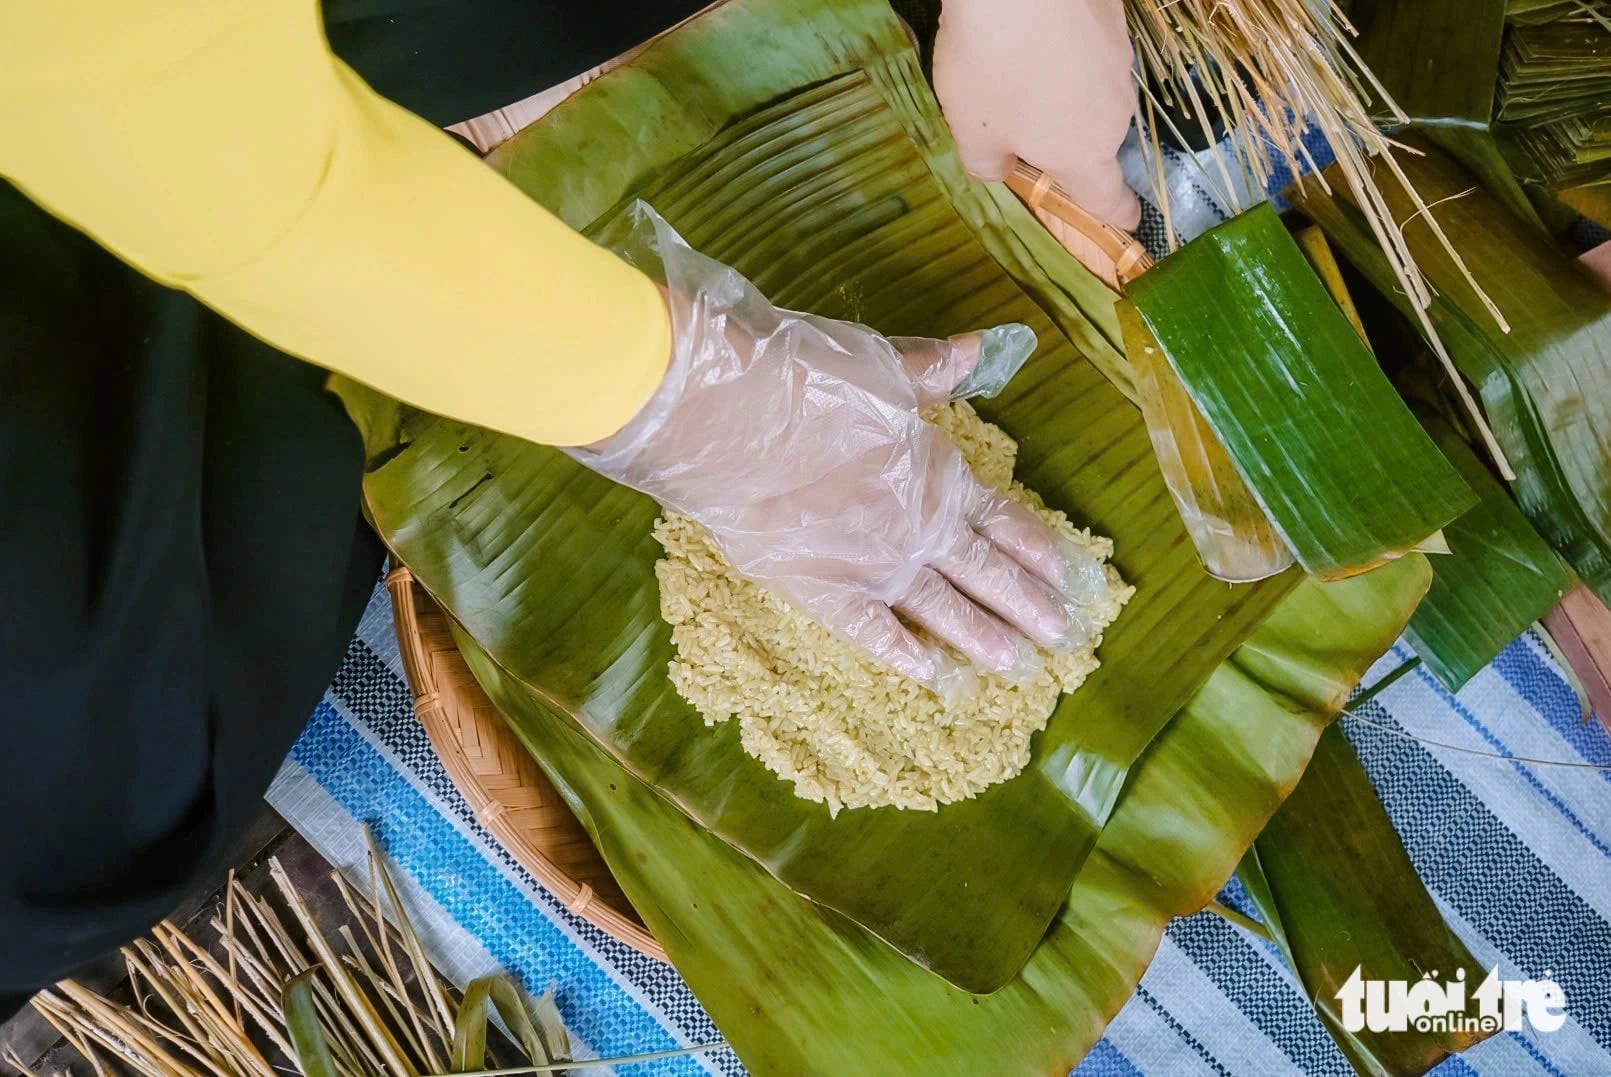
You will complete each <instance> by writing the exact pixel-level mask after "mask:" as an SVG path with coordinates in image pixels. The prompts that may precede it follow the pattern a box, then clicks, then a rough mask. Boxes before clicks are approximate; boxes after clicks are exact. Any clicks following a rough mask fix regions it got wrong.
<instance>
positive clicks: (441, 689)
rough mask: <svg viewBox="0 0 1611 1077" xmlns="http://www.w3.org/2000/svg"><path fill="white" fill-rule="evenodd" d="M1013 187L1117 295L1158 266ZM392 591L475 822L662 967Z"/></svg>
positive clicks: (461, 668)
mask: <svg viewBox="0 0 1611 1077" xmlns="http://www.w3.org/2000/svg"><path fill="white" fill-rule="evenodd" d="M1007 186H1008V187H1009V188H1011V189H1012V190H1013V191H1014V192H1015V193H1016V194H1017V195H1018V196H1019V197H1020V198H1022V199H1023V200H1024V201H1025V202H1026V203H1027V204H1028V205H1029V208H1030V209H1031V210H1033V211H1034V213H1035V215H1036V217H1037V218H1039V219H1040V221H1041V223H1042V224H1044V225H1046V227H1047V228H1048V229H1049V230H1050V231H1051V232H1052V234H1053V235H1054V236H1056V237H1057V238H1058V240H1059V241H1060V242H1061V243H1062V244H1063V245H1064V246H1065V247H1067V248H1068V249H1069V250H1070V251H1071V252H1072V253H1073V254H1074V255H1075V256H1076V257H1078V258H1079V259H1080V261H1082V262H1084V263H1085V265H1086V266H1087V267H1088V268H1090V269H1091V271H1092V272H1093V273H1096V274H1097V276H1099V277H1101V278H1102V279H1103V280H1105V281H1106V282H1107V283H1108V285H1109V286H1110V287H1112V288H1113V289H1114V290H1115V291H1118V290H1121V289H1122V286H1123V285H1124V284H1125V283H1128V282H1129V281H1130V280H1131V279H1132V278H1133V277H1135V276H1136V275H1137V274H1139V273H1141V272H1142V271H1144V270H1145V269H1147V268H1148V267H1150V266H1151V265H1152V261H1151V259H1149V258H1148V257H1147V254H1146V251H1145V250H1144V249H1143V248H1142V247H1141V246H1140V244H1138V243H1137V242H1136V241H1135V240H1134V239H1133V238H1132V237H1131V236H1129V235H1128V234H1127V233H1124V232H1121V231H1119V230H1117V229H1115V228H1111V227H1109V226H1107V225H1105V224H1103V223H1102V222H1101V221H1099V220H1097V219H1096V218H1094V217H1092V216H1090V215H1089V214H1087V213H1085V212H1084V211H1083V210H1081V209H1080V208H1079V207H1078V206H1076V205H1075V204H1074V203H1073V202H1072V201H1070V200H1069V198H1068V197H1067V195H1065V194H1063V193H1062V191H1061V190H1059V189H1058V188H1057V186H1056V185H1055V184H1053V183H1051V181H1050V178H1049V177H1046V176H1044V175H1043V174H1042V173H1040V172H1039V171H1038V170H1036V169H1034V168H1032V167H1030V166H1029V165H1026V164H1023V163H1021V162H1020V164H1019V166H1018V167H1017V169H1016V170H1015V171H1014V172H1013V174H1012V176H1011V177H1010V178H1009V179H1008V181H1007ZM386 585H387V587H388V589H389V590H390V591H391V595H392V615H393V618H394V619H395V621H396V624H397V640H398V644H399V647H400V649H401V651H402V656H403V668H404V671H405V672H406V673H407V676H408V683H409V686H410V688H411V689H412V690H413V693H414V709H415V710H416V711H417V712H418V713H419V718H420V722H421V724H422V725H424V726H425V732H426V734H427V735H428V736H429V737H430V740H431V745H432V747H434V748H435V749H436V752H437V754H438V755H439V756H441V758H442V764H443V766H444V767H445V768H446V769H447V772H448V774H449V775H450V776H451V777H452V778H453V781H454V783H455V784H456V785H457V786H458V787H459V791H460V792H461V793H463V794H464V798H465V800H467V801H468V802H469V804H470V807H471V809H472V810H474V811H475V813H476V817H477V818H478V819H479V820H480V821H481V823H482V825H483V826H485V827H486V828H487V830H488V831H489V832H490V833H491V834H492V835H493V836H494V837H495V838H497V839H498V841H499V842H501V843H502V844H503V846H504V848H505V849H507V850H508V851H509V853H510V855H512V856H513V857H514V858H515V860H516V861H518V862H519V863H520V864H521V866H523V867H524V868H525V869H526V870H527V871H529V872H531V874H532V875H533V876H534V877H535V878H536V879H537V881H538V882H540V883H542V884H543V886H544V887H546V888H547V889H548V890H549V891H551V892H552V893H553V894H554V896H555V897H557V898H559V900H560V901H561V902H563V903H564V904H565V906H566V907H567V908H568V909H570V910H571V912H573V913H575V914H576V915H577V916H580V917H581V918H582V919H584V920H587V921H588V922H589V923H591V924H593V925H594V926H595V927H597V928H599V929H600V930H601V931H604V932H607V933H608V934H610V935H612V936H614V937H615V938H617V939H619V940H621V941H622V942H624V943H626V944H627V945H628V946H631V947H632V948H634V949H636V950H638V951H640V952H641V953H644V954H647V955H649V956H650V957H654V958H658V959H660V960H661V961H664V960H666V954H665V951H664V950H663V949H661V947H660V944H659V943H658V942H656V941H655V939H654V936H652V935H650V934H649V932H648V931H647V930H646V929H645V928H644V926H643V921H642V919H641V918H639V916H638V914H637V913H636V912H635V911H634V910H633V908H632V904H631V903H630V902H629V901H628V900H627V898H626V895H625V894H623V893H622V892H621V888H620V886H619V885H618V884H617V883H616V881H615V879H614V877H613V876H612V875H611V874H610V870H609V868H608V867H606V866H605V864H604V859H603V858H602V857H601V856H600V855H599V853H598V851H597V850H596V849H595V848H594V847H593V844H592V842H591V840H589V838H588V836H587V832H586V831H585V830H584V829H583V828H582V825H581V823H580V822H578V821H577V819H576V817H575V816H574V815H573V814H571V811H570V809H569V808H567V807H566V806H565V802H564V800H563V799H561V797H560V795H559V793H558V791H557V790H556V789H555V788H554V786H553V784H552V783H551V782H550V781H549V780H548V778H547V777H546V776H545V775H544V774H543V772H542V770H541V769H540V768H539V767H538V766H537V764H536V763H535V762H533V760H532V758H531V755H530V753H528V752H527V751H526V750H525V748H524V747H523V746H522V745H521V744H520V742H519V741H518V740H517V739H516V737H515V735H514V734H513V733H512V732H511V731H510V730H509V728H508V727H507V726H506V725H505V724H504V721H503V719H502V718H501V717H500V716H499V714H498V712H497V710H496V709H495V708H494V707H493V705H492V702H491V701H490V700H489V699H487V697H486V695H485V693H483V692H482V691H481V687H480V685H478V684H477V683H476V681H475V678H474V677H473V676H472V675H471V673H470V670H469V667H468V666H466V665H465V662H464V658H463V656H461V655H460V654H459V651H458V648H457V647H456V646H455V645H454V642H453V635H452V632H451V631H450V630H449V628H448V618H447V615H446V614H444V613H443V612H442V611H441V609H440V608H438V607H437V605H436V603H435V602H434V601H432V599H431V597H430V596H429V595H428V594H426V593H425V590H424V589H423V588H422V587H420V586H419V585H418V584H417V583H416V582H415V580H414V576H413V574H412V573H411V572H409V570H408V569H407V568H406V567H399V568H396V569H393V570H392V572H391V573H389V574H388V575H387V577H386Z"/></svg>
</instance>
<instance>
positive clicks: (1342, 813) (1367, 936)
mask: <svg viewBox="0 0 1611 1077" xmlns="http://www.w3.org/2000/svg"><path fill="white" fill-rule="evenodd" d="M1237 877H1238V878H1239V879H1240V880H1241V881H1242V884H1243V886H1244V887H1245V888H1246V889H1247V892H1248V895H1249V896H1250V897H1251V898H1252V899H1253V903H1254V906H1255V907H1256V908H1257V910H1258V913H1259V918H1260V919H1261V920H1263V921H1264V923H1265V926H1266V927H1268V928H1269V929H1270V931H1271V934H1272V935H1273V936H1274V937H1275V939H1276V945H1277V946H1279V947H1280V949H1281V951H1282V953H1283V954H1284V955H1285V956H1286V958H1287V961H1288V963H1289V964H1291V966H1292V968H1293V970H1294V971H1295V972H1296V973H1297V975H1298V978H1299V980H1300V981H1301V982H1302V983H1303V986H1304V988H1305V990H1306V991H1307V992H1308V994H1309V1001H1310V1002H1312V1003H1313V1004H1314V1006H1315V1009H1316V1011H1317V1012H1318V1013H1319V1015H1320V1019H1321V1021H1322V1022H1324V1024H1325V1026H1326V1029H1327V1031H1329V1032H1330V1033H1331V1035H1332V1038H1333V1039H1335V1040H1336V1041H1337V1046H1338V1047H1339V1048H1341V1049H1342V1052H1343V1054H1344V1055H1346V1056H1347V1057H1348V1060H1349V1062H1350V1063H1352V1064H1353V1066H1354V1068H1355V1069H1356V1070H1357V1071H1358V1072H1359V1073H1361V1074H1367V1075H1373V1077H1374V1075H1377V1074H1382V1075H1386V1074H1393V1075H1395V1077H1409V1075H1416V1074H1422V1073H1425V1072H1426V1071H1427V1070H1429V1069H1431V1068H1432V1067H1433V1066H1435V1065H1436V1064H1437V1063H1438V1062H1440V1061H1442V1060H1443V1059H1444V1058H1446V1057H1448V1056H1449V1055H1450V1054H1453V1053H1458V1052H1460V1051H1463V1050H1465V1049H1466V1048H1467V1047H1470V1046H1471V1045H1472V1044H1473V1043H1476V1042H1478V1041H1479V1040H1482V1039H1483V1038H1485V1036H1487V1035H1489V1033H1481V1032H1447V1031H1444V1032H1438V1031H1428V1032H1421V1031H1417V1030H1416V1029H1414V1028H1411V1029H1408V1030H1406V1031H1403V1032H1371V1031H1370V1030H1369V1029H1366V1030H1364V1031H1361V1032H1357V1033H1350V1032H1349V1031H1348V1030H1347V1029H1345V1028H1344V1027H1343V1024H1342V1015H1341V1007H1340V1004H1339V1002H1338V1000H1337V991H1338V989H1339V988H1341V987H1342V985H1343V984H1344V982H1346V981H1347V979H1348V978H1349V976H1350V975H1351V974H1352V973H1353V971H1354V970H1355V969H1356V968H1357V969H1359V970H1360V975H1361V976H1362V977H1363V978H1365V979H1367V980H1372V979H1375V980H1404V981H1407V982H1409V983H1412V984H1413V983H1415V982H1417V981H1419V980H1420V979H1421V977H1422V975H1424V974H1428V973H1431V974H1434V975H1435V976H1436V977H1437V978H1439V979H1441V980H1443V981H1446V982H1452V981H1454V980H1456V979H1457V977H1458V972H1459V970H1461V969H1464V970H1465V974H1466V983H1467V984H1468V985H1469V986H1470V987H1473V988H1474V987H1475V986H1476V984H1478V983H1480V982H1481V980H1482V978H1483V976H1484V975H1486V970H1482V969H1480V968H1478V966H1477V962H1476V959H1475V958H1473V957H1472V956H1471V952H1470V951H1469V950H1467V949H1466V947H1465V944H1464V943H1462V942H1461V941H1460V939H1459V937H1458V936H1457V935H1455V933H1454V932H1453V931H1452V930H1451V929H1450V928H1449V925H1448V924H1447V923H1445V922H1444V919H1443V914H1442V913H1440V912H1439V911H1438V907H1437V905H1436V904H1434V903H1433V901H1432V896H1431V895H1430V894H1428V893H1427V891H1426V886H1425V885H1424V884H1423V883H1422V882H1421V879H1420V876H1419V875H1417V874H1416V871H1415V865H1414V863H1412V862H1411V861H1410V857H1409V854H1408V853H1406V852H1405V851H1404V845H1403V843H1402V842H1400V841H1399V837H1398V833H1397V832H1396V831H1395V830H1394V829H1393V823H1392V820H1390V819H1389V818H1388V817H1387V812H1386V811H1385V810H1384V809H1383V808H1382V802H1381V800H1380V799H1378V797H1377V796H1376V791H1375V790H1374V789H1373V788H1371V783H1370V778H1369V777H1367V776H1366V774H1365V770H1364V768H1363V767H1361V766H1360V765H1359V759H1358V757H1356V756H1355V755H1354V749H1353V747H1352V746H1351V745H1350V744H1349V743H1348V738H1346V737H1344V736H1343V734H1342V730H1341V729H1340V728H1338V727H1337V726H1335V725H1333V726H1331V727H1330V728H1328V729H1327V730H1326V731H1325V733H1324V734H1323V735H1322V736H1321V738H1320V744H1319V746H1318V747H1317V748H1316V749H1315V754H1314V759H1313V760H1312V761H1311V762H1310V764H1309V769H1308V770H1307V771H1305V772H1304V775H1303V780H1302V781H1300V782H1299V783H1298V787H1297V788H1296V789H1295V790H1293V792H1292V795H1291V796H1290V797H1288V798H1287V800H1286V803H1285V804H1283V805H1282V806H1281V810H1280V811H1278V812H1276V813H1275V817H1274V818H1273V819H1271V820H1270V824H1269V826H1267V827H1265V828H1264V832H1263V833H1262V834H1260V835H1259V838H1258V841H1256V842H1254V845H1253V848H1252V849H1251V850H1249V852H1248V855H1247V856H1246V858H1244V859H1243V861H1242V864H1241V866H1240V867H1239V868H1238V869H1237Z"/></svg>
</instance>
